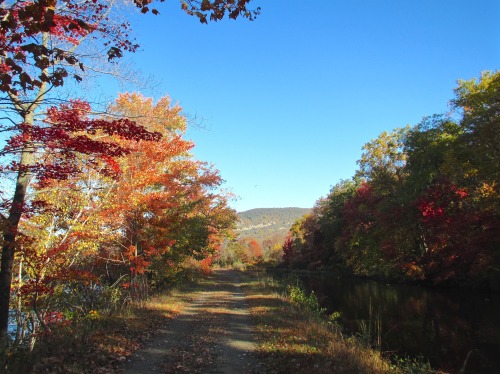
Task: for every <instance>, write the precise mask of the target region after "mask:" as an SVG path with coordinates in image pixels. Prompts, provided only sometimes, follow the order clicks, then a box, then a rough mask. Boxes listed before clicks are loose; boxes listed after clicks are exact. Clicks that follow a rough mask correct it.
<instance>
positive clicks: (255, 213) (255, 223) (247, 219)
mask: <svg viewBox="0 0 500 374" xmlns="http://www.w3.org/2000/svg"><path fill="white" fill-rule="evenodd" d="M310 212H311V209H309V208H258V209H251V210H247V211H245V212H240V213H238V218H239V219H240V222H239V224H238V229H237V231H238V233H239V236H240V237H241V238H249V237H250V238H254V239H256V240H257V241H260V242H262V241H263V240H265V239H269V238H271V237H276V236H277V237H280V238H283V239H284V238H285V237H286V234H287V233H288V230H289V228H290V226H291V225H292V224H293V223H294V222H295V221H296V220H297V219H299V218H300V217H302V216H303V215H304V214H307V213H310Z"/></svg>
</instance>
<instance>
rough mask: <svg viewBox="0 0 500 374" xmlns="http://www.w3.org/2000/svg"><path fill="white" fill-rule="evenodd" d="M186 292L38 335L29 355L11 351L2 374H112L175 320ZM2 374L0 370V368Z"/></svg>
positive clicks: (183, 303) (177, 292)
mask: <svg viewBox="0 0 500 374" xmlns="http://www.w3.org/2000/svg"><path fill="white" fill-rule="evenodd" d="M188 300H189V292H181V291H173V292H171V293H168V294H162V295H158V296H155V297H152V298H151V299H149V300H148V301H147V302H145V303H143V304H142V305H137V306H132V307H130V308H128V309H127V310H125V311H123V312H122V313H121V314H118V315H113V316H109V317H108V316H97V317H95V318H93V319H92V320H86V321H82V322H80V323H78V324H77V325H75V324H71V325H70V326H67V327H62V328H60V329H57V330H53V332H52V333H51V334H47V335H45V336H40V337H39V339H38V342H37V344H36V346H35V351H34V352H32V353H24V352H22V351H21V350H20V351H17V352H15V354H13V355H12V356H11V357H10V359H9V361H8V362H7V366H6V368H4V370H5V371H6V372H9V373H25V372H26V373H27V372H34V373H42V372H43V373H116V372H117V367H118V366H119V365H120V364H121V362H123V361H125V360H126V358H127V357H128V356H130V355H131V354H132V353H134V352H135V351H136V350H138V349H140V348H141V347H142V346H143V345H144V344H145V343H146V342H147V340H148V339H150V337H151V336H152V335H154V333H155V331H156V330H157V328H158V326H159V325H162V324H165V323H167V322H168V320H170V319H172V318H174V317H175V316H176V315H177V314H178V313H179V312H180V311H181V310H182V308H183V307H184V305H185V304H186V302H187V301H188ZM0 372H1V369H0Z"/></svg>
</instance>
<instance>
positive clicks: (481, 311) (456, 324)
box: [299, 273, 500, 373]
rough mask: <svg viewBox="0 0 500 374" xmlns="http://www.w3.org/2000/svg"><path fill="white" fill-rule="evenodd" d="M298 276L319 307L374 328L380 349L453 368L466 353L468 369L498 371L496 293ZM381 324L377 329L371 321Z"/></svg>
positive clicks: (353, 325) (351, 326)
mask: <svg viewBox="0 0 500 374" xmlns="http://www.w3.org/2000/svg"><path fill="white" fill-rule="evenodd" d="M299 277H300V278H301V279H302V281H303V282H304V284H305V286H306V287H307V288H309V289H310V290H314V292H315V294H316V295H317V296H318V298H319V300H320V302H321V303H322V306H323V307H326V308H327V309H328V310H329V311H330V312H333V311H340V312H341V314H342V317H341V322H342V325H343V326H345V327H346V328H347V329H348V330H349V331H351V332H354V333H358V332H359V328H360V325H362V324H363V323H364V325H365V327H366V326H370V327H371V331H372V335H374V336H375V337H376V335H377V330H378V335H380V338H381V342H382V351H385V352H394V353H396V354H398V355H409V356H412V357H416V356H418V355H422V356H424V357H425V358H427V359H428V360H429V361H430V363H431V365H432V366H433V367H434V368H440V369H442V370H446V371H450V372H458V371H459V370H460V368H461V367H462V365H463V363H464V361H465V359H466V357H467V355H468V353H469V352H471V351H473V350H474V354H473V355H471V357H472V356H474V357H473V359H471V360H470V362H469V363H470V365H469V367H470V368H471V372H480V373H498V372H500V371H499V370H500V369H499V368H500V295H498V294H496V295H490V294H484V293H480V292H475V291H469V290H441V289H440V290H435V289H430V288H425V287H418V286H411V285H388V284H384V283H380V282H375V281H371V280H362V279H353V278H348V277H340V276H333V275H329V274H324V273H323V274H317V273H307V274H300V275H299ZM377 321H379V322H380V323H381V328H380V329H377V328H376V322H377Z"/></svg>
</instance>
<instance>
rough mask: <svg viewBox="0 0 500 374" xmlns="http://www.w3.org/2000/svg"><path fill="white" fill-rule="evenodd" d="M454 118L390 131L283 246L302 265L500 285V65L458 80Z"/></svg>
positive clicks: (291, 261) (286, 257) (290, 260)
mask: <svg viewBox="0 0 500 374" xmlns="http://www.w3.org/2000/svg"><path fill="white" fill-rule="evenodd" d="M454 93H455V97H454V99H453V100H452V101H451V105H452V108H453V111H452V113H451V114H447V115H433V116H430V117H427V118H424V119H423V120H422V122H420V123H419V124H417V125H416V126H413V127H405V128H400V129H396V130H394V131H392V132H390V133H387V132H383V133H382V134H380V136H379V137H378V138H377V139H373V140H371V141H370V142H368V143H367V144H365V145H364V147H363V153H362V155H361V159H360V160H359V161H358V165H359V168H358V170H357V171H356V173H355V175H354V176H353V177H352V179H349V180H343V181H340V182H339V183H337V184H336V185H335V186H333V187H332V189H331V191H330V193H329V194H328V196H326V197H325V198H321V199H319V200H318V201H317V203H316V205H315V207H314V209H313V212H312V213H311V214H310V215H306V216H304V217H303V218H302V219H300V220H298V221H297V222H296V223H295V224H294V225H293V227H292V228H291V231H290V236H289V237H288V239H287V240H286V242H285V244H284V245H283V261H284V263H285V264H287V265H289V266H294V267H309V268H315V267H339V268H342V269H347V270H348V271H350V272H351V273H353V274H356V275H360V276H369V277H378V278H383V279H393V280H415V281H420V282H428V283H431V284H467V285H473V286H476V287H482V288H483V287H484V288H491V289H494V290H499V289H500V195H499V193H500V186H499V176H500V72H485V73H483V74H482V75H481V77H480V78H479V79H473V80H470V81H459V84H458V87H457V88H456V89H455V91H454Z"/></svg>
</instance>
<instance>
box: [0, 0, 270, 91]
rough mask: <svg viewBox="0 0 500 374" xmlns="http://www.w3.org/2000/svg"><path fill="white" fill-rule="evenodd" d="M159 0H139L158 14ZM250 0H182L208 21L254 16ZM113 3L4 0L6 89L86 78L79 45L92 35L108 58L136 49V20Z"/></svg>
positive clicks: (0, 42)
mask: <svg viewBox="0 0 500 374" xmlns="http://www.w3.org/2000/svg"><path fill="white" fill-rule="evenodd" d="M156 1H159V2H163V1H164V0H156ZM153 2H154V0H134V3H135V5H136V6H137V7H138V8H139V9H140V11H141V12H142V13H148V12H149V11H151V13H153V14H158V13H159V12H158V10H157V9H155V8H151V9H150V6H151V4H152V3H153ZM250 2H251V0H238V1H236V0H214V1H209V0H203V1H194V0H181V7H182V9H183V10H184V11H185V12H186V13H187V14H189V15H191V16H195V17H197V18H198V19H199V20H200V22H202V23H208V21H219V20H221V19H223V18H224V17H225V16H226V15H227V16H228V17H229V18H231V19H237V18H238V17H243V18H246V19H249V20H253V19H255V17H256V16H257V15H258V14H259V13H260V8H256V9H251V8H249V7H248V4H249V3H250ZM110 8H111V5H110V2H109V1H104V0H83V1H80V2H75V1H73V0H38V1H34V2H24V1H8V0H0V50H1V51H2V53H1V54H0V91H2V92H8V93H10V94H13V95H18V94H19V92H20V91H22V92H26V91H30V90H36V89H38V88H40V87H41V86H42V85H43V84H44V83H49V84H51V85H53V86H61V85H63V84H64V81H65V80H66V79H67V78H68V77H72V78H74V79H75V80H76V81H81V80H82V77H81V76H80V73H79V71H80V72H83V71H84V61H83V60H82V58H81V57H80V56H79V55H78V53H76V52H75V49H76V47H78V46H79V44H80V43H81V41H82V40H83V39H84V38H86V37H89V36H91V37H92V38H97V37H98V38H99V39H100V40H101V41H102V44H103V45H104V46H105V47H106V48H107V56H108V61H114V60H115V59H117V58H120V57H122V56H123V53H124V52H135V51H136V50H137V49H138V47H139V45H138V44H137V42H136V41H135V40H134V39H133V38H131V37H130V36H129V35H130V32H131V28H130V24H129V23H128V22H121V23H114V22H112V20H111V19H110V18H109V17H108V15H109V11H110ZM48 38H50V39H52V40H53V41H56V42H57V43H55V44H53V43H50V45H58V46H57V47H49V44H48V43H47V40H48ZM61 63H64V64H61ZM30 65H32V66H35V67H36V68H37V69H38V70H36V69H35V70H33V69H31V68H30ZM56 65H58V66H57V68H55V69H52V70H49V67H54V66H56ZM70 67H71V69H70Z"/></svg>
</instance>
